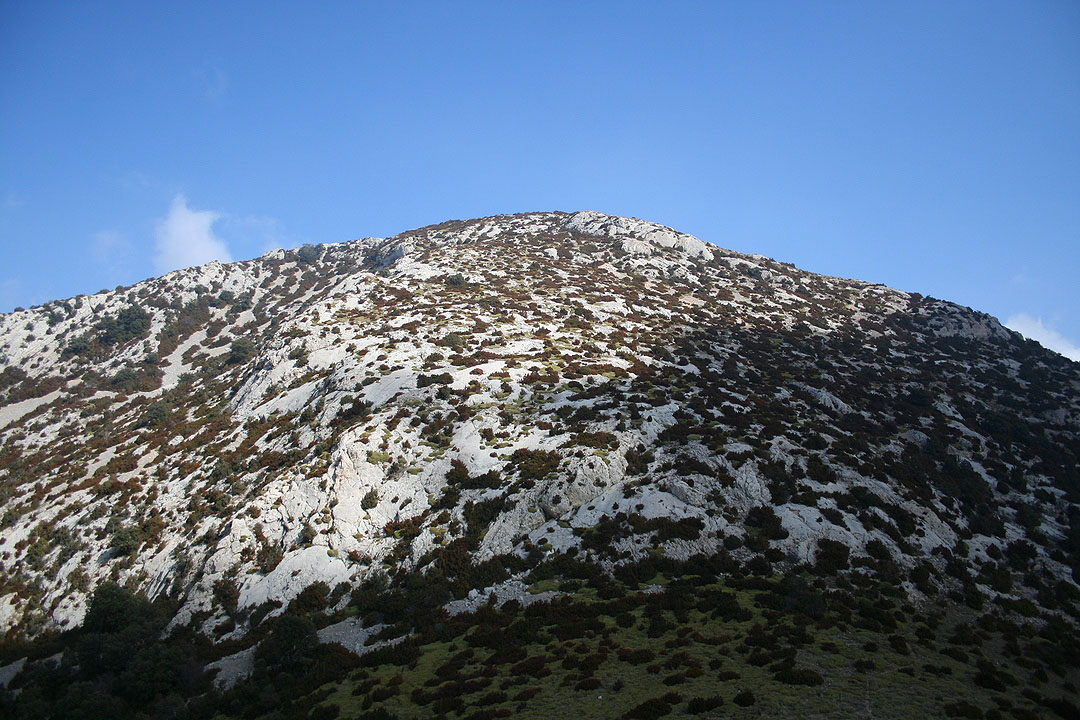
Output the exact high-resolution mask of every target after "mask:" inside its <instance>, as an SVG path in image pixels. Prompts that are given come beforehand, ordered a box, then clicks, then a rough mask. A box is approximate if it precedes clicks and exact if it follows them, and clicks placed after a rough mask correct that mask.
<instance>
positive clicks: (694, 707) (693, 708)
mask: <svg viewBox="0 0 1080 720" xmlns="http://www.w3.org/2000/svg"><path fill="white" fill-rule="evenodd" d="M723 704H724V698H722V697H720V696H719V695H713V696H712V697H696V698H692V699H691V700H690V702H688V703H687V704H686V711H687V712H688V713H690V714H691V715H700V714H701V713H706V712H709V711H710V710H715V709H716V708H718V707H720V706H721V705H723Z"/></svg>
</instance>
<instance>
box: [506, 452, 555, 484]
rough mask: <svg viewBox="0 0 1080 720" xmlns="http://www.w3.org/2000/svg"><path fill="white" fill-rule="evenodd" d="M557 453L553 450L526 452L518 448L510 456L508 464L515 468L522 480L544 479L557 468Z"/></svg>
mask: <svg viewBox="0 0 1080 720" xmlns="http://www.w3.org/2000/svg"><path fill="white" fill-rule="evenodd" d="M561 459H562V458H561V456H560V455H559V453H557V452H555V451H553V450H526V449H525V448H518V449H517V450H515V451H514V454H513V455H511V456H510V462H511V463H513V465H514V466H515V467H516V468H517V470H518V472H519V473H520V474H521V477H522V478H523V479H536V480H539V479H540V478H542V477H544V476H545V475H547V474H548V473H551V472H553V471H554V470H555V469H556V468H558V467H559V461H560V460H561Z"/></svg>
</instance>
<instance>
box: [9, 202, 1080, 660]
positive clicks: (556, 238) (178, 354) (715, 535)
mask: <svg viewBox="0 0 1080 720" xmlns="http://www.w3.org/2000/svg"><path fill="white" fill-rule="evenodd" d="M0 368H2V372H0V481H2V488H0V493H2V495H0V497H2V502H3V506H2V510H3V520H2V528H3V529H2V531H0V569H2V573H3V574H2V579H0V628H3V629H5V630H7V631H8V632H9V636H12V637H14V636H16V635H19V636H25V637H33V636H36V635H38V634H40V633H42V632H43V631H47V630H55V629H61V630H66V629H71V628H74V627H76V626H78V625H79V624H80V623H82V621H83V618H84V614H85V613H86V608H87V603H88V601H89V599H90V597H91V594H92V593H93V591H94V589H95V588H96V587H98V586H100V585H101V584H102V583H107V582H110V581H111V582H115V583H117V584H119V585H121V586H124V587H127V588H129V589H132V590H136V591H139V592H141V593H143V594H145V596H147V597H148V598H150V599H154V598H167V599H169V600H170V601H171V602H172V603H173V604H172V608H173V610H174V612H173V614H172V616H171V624H170V627H171V628H174V629H176V628H188V629H189V630H191V631H193V632H196V633H198V634H202V635H205V636H207V637H210V638H213V639H214V641H216V642H218V643H222V642H226V643H227V642H233V643H234V645H235V646H236V647H244V646H245V644H247V641H245V640H244V638H245V637H247V636H248V634H249V633H251V632H252V631H253V630H254V629H255V628H257V626H259V624H260V623H266V622H268V621H269V620H268V619H272V618H274V617H276V616H279V615H282V614H283V613H286V612H288V609H289V608H290V607H295V604H296V603H297V602H298V601H304V599H305V598H307V599H310V597H312V596H318V597H319V598H320V600H319V602H318V603H317V605H318V612H317V614H318V616H319V617H320V618H322V620H321V621H320V622H318V623H317V624H318V625H321V626H323V627H322V629H321V630H320V638H322V639H324V640H326V639H327V638H333V639H334V640H335V641H337V642H341V644H342V645H344V646H345V647H354V648H356V649H357V651H362V650H363V649H364V648H365V647H367V646H366V645H365V643H366V642H368V640H369V639H372V641H373V644H372V647H382V646H383V645H384V644H386V643H393V642H394V638H393V637H391V635H392V633H385V634H384V635H383V636H380V637H376V634H375V632H374V631H373V630H372V629H371V628H372V627H375V628H383V627H390V626H391V625H392V623H390V622H387V621H386V620H387V619H386V618H382V621H381V622H376V620H379V618H375V619H372V620H369V621H367V622H358V621H357V620H355V619H350V618H349V617H348V613H346V614H344V615H343V614H342V612H343V610H344V609H346V608H348V607H349V603H350V600H349V598H350V593H353V596H355V592H354V590H355V589H356V588H358V587H369V586H370V585H371V583H373V582H377V583H378V584H379V585H380V587H381V588H386V587H389V588H391V589H392V588H394V587H402V588H404V587H407V586H408V587H413V586H415V585H416V583H426V585H424V592H426V593H429V594H430V597H431V598H433V600H432V601H431V602H432V603H433V605H434V606H437V607H439V608H441V610H440V612H446V613H448V614H449V615H450V616H452V615H454V614H455V613H468V612H473V611H476V610H477V609H478V608H480V607H481V606H483V605H485V604H487V603H489V602H490V603H492V604H493V605H494V606H495V607H500V606H502V605H503V604H504V603H506V602H514V603H521V604H523V605H527V604H529V603H532V602H535V601H537V600H551V599H552V598H558V597H559V595H560V592H565V591H560V589H559V588H558V587H557V586H552V587H550V588H545V587H544V586H543V585H537V583H538V582H539V579H540V576H538V575H536V573H537V568H538V567H549V566H550V565H551V564H552V563H556V564H557V562H561V561H559V560H558V559H559V558H563V559H564V560H565V559H567V558H573V562H575V563H588V564H590V565H591V566H593V567H595V568H597V569H598V572H599V573H601V575H603V577H606V578H608V579H611V580H613V581H615V580H617V581H618V582H636V581H635V578H637V579H638V580H640V581H642V582H644V581H648V580H650V579H651V578H652V575H651V574H649V573H646V572H645V571H643V570H642V568H643V567H646V566H647V565H648V563H650V562H654V561H656V562H661V561H662V562H686V561H693V562H699V563H705V564H708V563H712V565H711V566H710V567H714V568H717V569H718V570H717V572H718V573H719V574H720V575H723V574H725V573H728V574H731V575H732V576H737V577H770V576H774V575H777V574H791V573H797V572H804V571H810V572H817V573H819V574H821V575H822V576H828V577H842V578H848V579H849V580H848V581H847V582H855V583H856V584H858V583H859V582H862V581H863V580H865V581H868V582H869V581H873V582H886V583H889V584H890V585H891V586H892V587H895V588H897V590H898V592H899V593H900V594H901V596H902V597H904V598H906V599H907V600H906V602H912V603H917V604H918V603H925V602H928V601H930V599H931V598H935V597H949V596H952V597H953V598H954V599H955V600H956V601H957V602H960V603H963V602H965V601H966V602H967V603H968V605H969V606H970V607H983V606H985V605H986V604H990V605H992V606H995V607H998V608H1001V609H1002V612H1005V613H1013V614H1017V613H1019V614H1020V615H1021V616H1025V617H1035V618H1037V617H1040V616H1041V617H1043V620H1044V621H1049V620H1050V619H1052V618H1057V619H1058V620H1056V621H1061V622H1065V623H1072V622H1074V621H1075V618H1076V617H1077V613H1078V612H1080V607H1078V604H1077V602H1078V597H1080V592H1078V590H1077V585H1076V582H1077V578H1080V561H1078V559H1077V554H1076V550H1077V548H1078V547H1080V512H1078V510H1077V508H1078V506H1077V504H1076V503H1077V502H1080V482H1078V481H1080V469H1078V468H1080V462H1078V458H1077V452H1078V449H1080V364H1076V363H1072V362H1070V361H1068V360H1066V359H1064V358H1062V357H1060V356H1057V355H1055V354H1053V353H1051V352H1048V351H1045V350H1044V349H1042V348H1041V347H1040V346H1039V345H1037V344H1035V343H1033V342H1031V341H1027V340H1025V339H1023V338H1022V337H1021V336H1019V335H1018V334H1016V333H1014V332H1011V331H1009V330H1007V329H1005V328H1003V327H1002V326H1001V325H1000V324H999V323H998V322H997V321H996V320H995V319H993V318H992V317H989V316H987V315H985V314H982V313H978V312H975V311H972V310H970V309H967V308H962V307H959V306H957V305H954V304H952V303H948V302H943V301H940V300H934V299H930V298H926V297H922V296H920V295H918V294H911V293H905V292H901V291H898V290H893V289H890V288H887V287H884V286H881V285H876V284H872V283H866V282H860V281H856V280H846V279H840V278H834V277H826V276H822V275H816V274H812V273H808V272H804V271H801V270H798V269H797V268H795V267H793V266H791V265H789V264H786V263H781V262H776V261H774V260H770V259H767V258H765V257H761V256H757V255H745V254H740V253H736V252H732V251H728V250H723V249H721V248H719V247H716V246H714V245H711V244H709V243H706V242H703V241H701V240H699V239H698V238H695V237H693V236H691V235H687V234H684V233H680V232H677V231H675V230H672V229H670V228H667V227H663V226H660V225H656V224H653V223H649V222H645V221H641V220H635V219H628V218H621V217H613V216H608V215H603V214H600V213H596V212H579V213H575V214H565V213H558V212H550V213H529V214H522V215H507V216H496V217H490V218H482V219H477V220H468V221H451V222H446V223H442V224H440V225H435V226H431V227H426V228H421V229H418V230H413V231H409V232H406V233H402V234H401V235H398V236H395V237H393V238H389V239H380V238H365V239H362V240H356V241H352V242H346V243H341V244H332V245H319V246H305V247H303V248H300V249H298V250H293V251H283V250H277V251H274V252H271V253H269V254H267V255H264V256H263V257H260V258H257V259H255V260H251V261H247V262H237V263H231V264H227V265H222V264H219V263H211V264H209V265H204V266H201V267H196V268H189V269H186V270H180V271H177V272H173V273H170V274H168V275H166V276H164V277H161V278H157V279H153V280H148V281H145V282H142V283H139V284H137V285H134V286H131V287H126V288H117V289H116V290H114V291H111V292H103V293H99V294H96V295H92V296H80V297H76V298H73V299H70V300H63V301H54V302H50V303H46V304H45V305H42V306H40V307H36V308H32V309H30V310H27V311H19V312H15V313H12V314H8V315H4V316H0ZM545 563H547V564H548V565H545ZM652 572H653V573H655V568H654V569H653V571H652ZM410 583H412V585H410ZM645 584H646V585H647V584H648V583H647V582H646V583H645ZM661 586H662V584H661V585H657V586H656V589H660V588H661ZM312 588H314V590H312ZM298 599H299V600H298ZM379 612H381V613H384V614H385V612H386V611H385V610H384V609H381V610H380V611H379ZM374 640H378V642H374ZM380 643H381V644H380ZM240 664H241V665H242V663H240ZM234 665H235V663H234ZM230 667H232V666H230ZM240 674H242V672H241V673H240Z"/></svg>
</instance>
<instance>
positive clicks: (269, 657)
mask: <svg viewBox="0 0 1080 720" xmlns="http://www.w3.org/2000/svg"><path fill="white" fill-rule="evenodd" d="M318 645H319V636H318V634H316V632H315V626H314V625H313V624H312V623H311V621H310V620H308V619H307V618H305V617H300V616H299V615H293V614H291V613H286V614H284V615H282V616H281V617H279V618H278V619H277V621H276V622H275V623H274V626H273V628H272V629H271V630H270V634H269V635H268V636H267V637H266V639H265V640H263V641H262V642H261V643H259V646H258V648H257V649H256V650H255V658H256V659H257V660H259V661H261V662H262V663H264V664H265V665H266V667H267V669H270V670H295V669H298V668H301V667H303V666H304V665H306V664H307V663H308V660H309V659H310V657H311V655H312V653H314V652H315V648H317V647H318Z"/></svg>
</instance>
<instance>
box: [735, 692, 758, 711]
mask: <svg viewBox="0 0 1080 720" xmlns="http://www.w3.org/2000/svg"><path fill="white" fill-rule="evenodd" d="M756 701H757V698H755V697H754V693H752V692H750V691H749V690H743V691H742V692H740V693H739V694H737V695H736V696H735V697H733V698H732V699H731V702H733V703H735V704H736V705H738V706H739V707H750V706H751V705H753V704H754V703H755V702H756Z"/></svg>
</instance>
